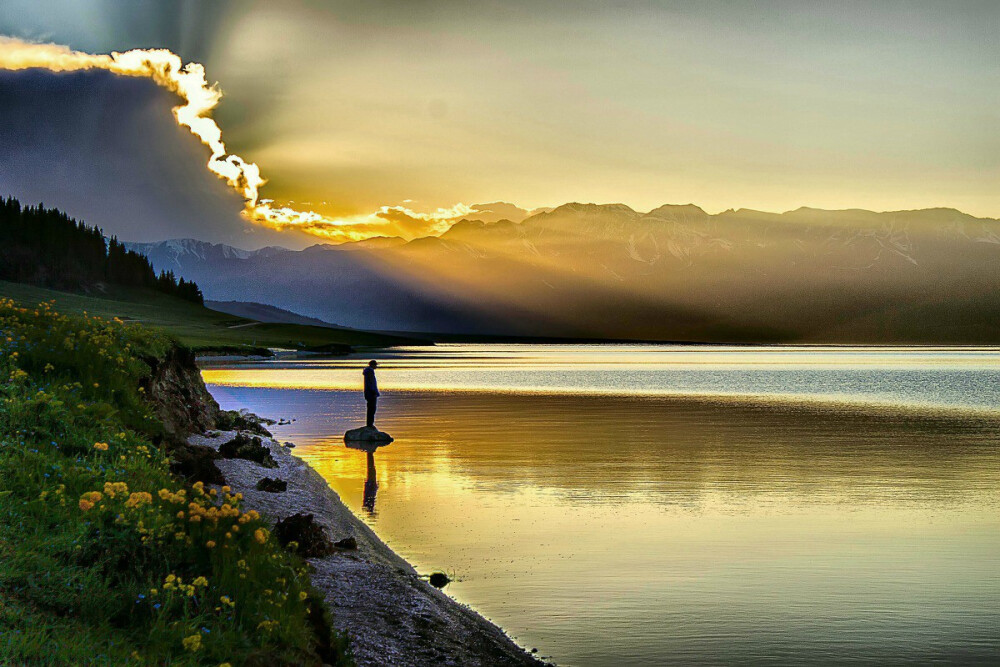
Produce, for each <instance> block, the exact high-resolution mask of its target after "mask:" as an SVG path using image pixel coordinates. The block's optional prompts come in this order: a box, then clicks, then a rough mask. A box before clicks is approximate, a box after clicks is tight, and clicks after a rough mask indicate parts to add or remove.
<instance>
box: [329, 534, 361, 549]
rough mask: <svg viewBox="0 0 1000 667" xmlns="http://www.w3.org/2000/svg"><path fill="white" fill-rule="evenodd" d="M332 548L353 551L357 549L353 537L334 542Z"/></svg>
mask: <svg viewBox="0 0 1000 667" xmlns="http://www.w3.org/2000/svg"><path fill="white" fill-rule="evenodd" d="M333 546H335V547H337V548H338V549H350V550H352V551H353V550H355V549H357V548H358V541H357V540H356V539H354V538H353V537H345V538H344V539H342V540H338V541H336V542H334V543H333Z"/></svg>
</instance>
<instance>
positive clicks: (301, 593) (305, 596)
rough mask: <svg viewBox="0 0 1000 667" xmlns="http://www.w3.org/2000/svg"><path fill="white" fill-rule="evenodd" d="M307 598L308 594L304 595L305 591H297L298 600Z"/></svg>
mask: <svg viewBox="0 0 1000 667" xmlns="http://www.w3.org/2000/svg"><path fill="white" fill-rule="evenodd" d="M307 597H309V594H308V593H306V592H305V591H299V599H300V600H305V599H306V598H307Z"/></svg>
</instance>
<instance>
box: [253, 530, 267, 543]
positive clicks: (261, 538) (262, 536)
mask: <svg viewBox="0 0 1000 667" xmlns="http://www.w3.org/2000/svg"><path fill="white" fill-rule="evenodd" d="M269 535H270V533H268V532H267V529H266V528H258V529H257V530H255V531H254V533H253V538H254V539H255V540H257V541H258V542H260V543H261V544H264V542H267V538H268V536H269Z"/></svg>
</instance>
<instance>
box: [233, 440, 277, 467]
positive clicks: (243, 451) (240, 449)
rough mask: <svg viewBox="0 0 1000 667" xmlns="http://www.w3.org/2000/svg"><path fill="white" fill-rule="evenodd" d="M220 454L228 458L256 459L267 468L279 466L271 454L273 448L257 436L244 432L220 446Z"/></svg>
mask: <svg viewBox="0 0 1000 667" xmlns="http://www.w3.org/2000/svg"><path fill="white" fill-rule="evenodd" d="M219 454H221V455H222V456H223V458H227V459H246V460H248V461H254V462H255V463H259V464H260V465H262V466H264V467H265V468H277V467H278V462H277V461H275V460H274V457H273V456H271V450H270V449H268V448H267V446H265V445H264V443H263V442H261V439H260V438H259V437H257V436H253V437H247V436H246V435H245V434H243V433H237V434H236V437H235V438H233V439H232V440H230V441H229V442H227V443H224V444H223V445H222V446H221V447H219Z"/></svg>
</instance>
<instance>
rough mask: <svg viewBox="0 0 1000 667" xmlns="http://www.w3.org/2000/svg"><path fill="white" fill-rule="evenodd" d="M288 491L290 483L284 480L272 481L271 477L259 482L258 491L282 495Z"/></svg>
mask: <svg viewBox="0 0 1000 667" xmlns="http://www.w3.org/2000/svg"><path fill="white" fill-rule="evenodd" d="M287 489H288V482H286V481H285V480H283V479H271V478H270V477H265V478H263V479H262V480H260V481H259V482H257V490H258V491H267V492H268V493H281V492H283V491H285V490H287Z"/></svg>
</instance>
